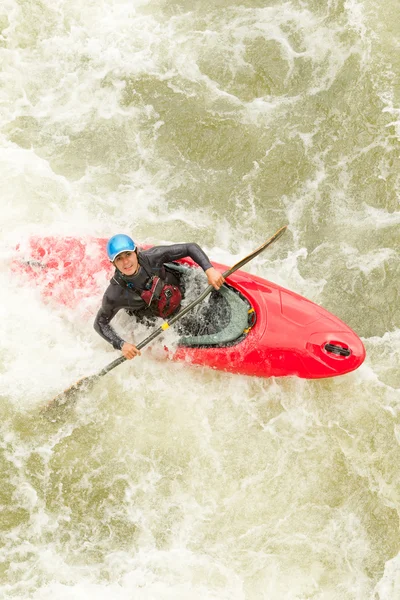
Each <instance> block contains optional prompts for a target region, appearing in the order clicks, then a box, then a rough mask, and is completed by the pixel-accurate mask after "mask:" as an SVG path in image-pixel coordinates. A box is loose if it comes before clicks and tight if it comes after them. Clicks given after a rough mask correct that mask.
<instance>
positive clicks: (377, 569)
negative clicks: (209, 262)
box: [0, 0, 400, 600]
mask: <svg viewBox="0 0 400 600" xmlns="http://www.w3.org/2000/svg"><path fill="white" fill-rule="evenodd" d="M399 22H400V21H399V7H398V3H397V2H395V1H394V0H392V1H385V2H384V3H383V2H382V1H380V2H378V3H376V2H367V1H364V2H361V1H356V0H348V1H346V2H343V1H342V0H331V1H327V2H322V1H321V0H319V1H316V0H315V1H311V0H310V1H308V2H307V1H304V2H300V1H299V2H296V1H287V2H259V1H257V2H250V1H248V2H240V3H239V2H229V1H228V0H225V1H222V0H221V1H214V2H209V1H208V0H203V1H202V2H187V1H182V2H162V1H159V2H155V1H145V0H142V1H139V0H132V1H130V2H128V0H103V1H97V2H94V1H90V0H89V1H87V2H85V3H81V2H78V1H77V0H70V1H69V2H66V1H65V0H56V1H53V2H49V0H43V1H40V2H39V1H34V0H19V1H17V0H3V3H2V4H1V6H0V65H1V72H0V77H1V80H0V81H1V85H0V173H1V180H2V191H1V207H2V211H1V212H2V217H1V221H0V227H1V262H0V279H1V288H2V290H3V293H2V298H3V300H2V303H1V307H0V314H1V316H2V319H1V324H2V325H1V327H2V331H1V333H2V335H1V337H0V339H1V349H0V377H1V380H0V395H1V400H2V401H1V403H0V424H1V425H0V428H1V436H0V469H1V481H2V483H1V486H0V506H1V511H0V537H1V544H0V594H1V596H2V597H4V598H5V599H7V600H9V599H10V600H11V599H17V600H26V599H28V598H29V599H32V600H47V599H50V598H51V599H52V600H53V598H57V600H75V599H79V600H81V599H82V600H87V599H92V598H96V600H97V599H99V600H131V599H132V600H133V599H134V600H150V599H151V600H153V599H154V600H169V599H173V600H182V599H185V600H186V599H188V600H397V598H399V599H400V554H399V550H400V536H399V510H400V488H399V467H398V465H399V459H400V449H399V441H400V422H399V408H398V407H399V402H400V392H399V388H400V375H399V359H400V308H399V307H400V304H399V293H398V283H399V280H400V268H399V264H400V261H399V241H400V240H399V238H400V235H399V226H400V208H399V185H400V180H399V161H400V158H399V156H400V152H399V136H400V104H399V101H400V87H399V75H400V59H399V52H398V49H399V41H398V40H399V34H400V25H399ZM286 223H287V224H289V231H288V233H287V234H286V236H285V238H282V240H281V241H279V242H277V244H276V245H274V246H273V247H271V248H270V249H269V250H268V251H267V252H266V253H265V254H263V255H261V256H260V257H258V258H257V259H255V260H254V261H253V262H252V263H251V265H249V266H248V267H247V268H248V269H249V270H250V271H251V272H252V273H255V274H257V275H259V276H262V277H265V278H267V279H270V280H272V281H275V282H276V283H278V284H280V285H283V286H284V287H287V288H289V289H291V290H293V291H295V292H297V293H299V294H302V295H304V296H306V297H307V298H309V299H311V300H313V301H314V302H317V303H318V304H321V305H322V306H324V307H325V308H326V309H328V310H330V311H331V312H333V313H334V314H336V315H337V316H338V317H340V318H341V319H342V320H344V321H345V322H346V323H347V324H348V325H349V326H350V327H352V328H353V329H354V330H355V331H356V332H357V333H358V335H359V336H361V338H362V340H363V342H364V344H365V347H366V350H367V359H366V361H365V363H364V365H362V367H361V368H360V369H359V370H358V371H356V372H354V373H352V374H349V375H346V376H343V377H340V378H337V379H332V380H321V381H304V380H297V379H295V378H293V379H269V380H261V379H254V378H246V377H240V376H235V375H230V374H225V373H217V372H214V371H210V370H207V369H202V368H189V367H187V366H185V365H183V364H173V363H165V361H162V360H159V359H158V358H157V352H156V350H157V349H155V350H154V352H148V353H147V352H143V356H142V357H141V358H140V359H135V361H133V362H132V363H129V364H125V365H122V366H121V367H119V368H118V369H115V371H113V372H112V373H110V374H109V375H107V377H105V378H104V379H103V380H102V381H101V383H100V384H99V385H98V386H97V387H96V388H95V389H94V391H93V392H92V393H91V394H89V395H87V396H86V397H85V396H84V397H82V398H81V399H80V401H79V402H78V403H77V405H76V406H75V407H74V408H71V410H69V411H66V413H65V414H64V415H63V418H62V419H61V421H59V422H56V423H51V422H48V421H47V420H45V419H43V417H42V416H41V413H40V407H41V406H42V405H43V403H44V402H46V401H47V400H49V399H50V398H51V397H52V396H53V395H54V394H56V393H58V392H59V391H61V390H62V389H64V388H65V387H67V386H69V385H70V384H71V383H72V382H73V381H74V380H76V379H78V378H79V377H81V376H85V375H88V374H90V373H92V372H95V371H96V370H97V369H100V368H101V367H103V366H104V365H105V364H107V363H108V362H110V361H111V360H113V359H114V358H115V357H116V356H117V354H116V353H115V352H113V351H112V350H111V349H110V347H108V346H107V345H106V344H105V343H104V342H103V340H101V338H99V337H98V336H97V335H96V333H95V332H94V331H93V329H92V321H93V316H94V314H95V311H96V309H97V307H98V305H99V302H100V298H92V299H89V300H88V302H87V303H86V304H85V306H80V307H79V310H77V311H76V313H74V312H73V311H70V310H68V309H66V308H65V307H62V306H60V305H57V304H56V303H54V302H53V303H52V302H51V301H50V302H45V301H44V300H43V298H42V297H41V295H40V290H37V289H30V288H29V287H23V286H21V285H20V284H19V283H17V281H16V279H15V277H13V276H12V275H11V273H10V268H9V262H10V260H9V259H10V256H11V254H12V249H13V248H14V246H15V244H16V243H18V242H23V240H27V239H28V238H29V237H30V236H31V235H82V236H89V235H97V236H102V237H107V236H110V235H113V234H114V233H116V232H118V231H125V232H127V233H131V234H132V235H133V237H134V238H135V239H137V240H140V241H142V242H148V243H158V242H168V243H173V242H179V241H195V242H197V243H199V244H200V245H201V246H202V247H203V248H204V249H205V250H206V251H207V253H208V254H209V255H210V256H211V257H213V258H214V259H215V260H219V261H220V262H224V263H226V264H233V263H235V262H236V260H238V259H239V258H240V257H242V256H244V255H246V254H247V253H249V252H250V251H251V250H253V249H254V248H255V247H257V246H258V245H259V244H260V243H262V241H264V240H265V239H266V238H267V237H269V236H270V235H271V234H272V233H273V232H274V231H276V230H277V229H278V228H279V227H280V226H282V225H284V224H286ZM122 326H129V322H128V321H123V322H122Z"/></svg>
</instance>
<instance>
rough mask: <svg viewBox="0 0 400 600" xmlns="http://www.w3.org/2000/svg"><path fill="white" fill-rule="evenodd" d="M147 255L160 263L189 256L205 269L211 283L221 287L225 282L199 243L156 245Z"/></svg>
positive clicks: (217, 287) (216, 287)
mask: <svg viewBox="0 0 400 600" xmlns="http://www.w3.org/2000/svg"><path fill="white" fill-rule="evenodd" d="M147 256H148V257H149V259H150V260H151V261H155V262H158V263H159V264H162V263H166V262H171V261H174V260H179V259H181V258H186V257H189V258H191V259H192V260H193V261H194V262H195V263H197V264H198V265H199V267H201V268H202V269H203V271H204V272H205V273H206V275H207V280H208V283H209V285H212V286H213V287H215V289H217V290H218V289H219V288H220V287H221V285H222V284H223V283H224V278H223V277H222V275H221V273H220V272H219V271H218V270H217V269H215V268H214V267H213V266H212V264H211V262H210V259H209V258H208V256H207V254H206V253H205V252H204V250H203V249H202V248H200V246H199V245H198V244H195V243H188V244H172V245H171V246H155V247H154V248H151V249H150V250H148V251H147Z"/></svg>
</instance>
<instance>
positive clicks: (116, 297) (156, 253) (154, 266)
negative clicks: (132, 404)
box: [94, 244, 212, 350]
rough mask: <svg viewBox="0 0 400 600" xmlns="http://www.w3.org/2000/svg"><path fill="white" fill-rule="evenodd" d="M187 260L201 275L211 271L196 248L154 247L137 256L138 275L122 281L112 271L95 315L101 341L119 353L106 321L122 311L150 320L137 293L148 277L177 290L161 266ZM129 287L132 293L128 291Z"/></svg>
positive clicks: (116, 337) (118, 344) (116, 339)
mask: <svg viewBox="0 0 400 600" xmlns="http://www.w3.org/2000/svg"><path fill="white" fill-rule="evenodd" d="M185 257H190V258H191V259H192V260H194V261H195V262H196V263H197V264H198V265H199V266H200V267H201V268H202V269H203V270H204V271H206V270H207V269H209V268H210V267H212V264H211V263H210V261H209V259H208V257H207V255H206V254H205V253H204V252H203V250H202V249H201V248H200V246H198V245H197V244H173V245H171V246H154V247H153V248H150V249H149V250H143V251H141V252H138V261H139V265H140V268H139V271H138V272H137V273H136V274H135V275H133V276H131V277H126V276H124V277H123V276H122V274H121V273H120V272H119V271H118V270H117V269H116V270H115V273H114V276H113V278H112V279H111V281H110V285H109V286H108V288H107V290H106V292H105V294H104V296H103V302H102V305H101V308H100V310H99V312H98V313H97V315H96V319H95V322H94V328H95V330H96V331H97V333H98V334H99V335H101V337H102V338H104V339H105V340H106V341H107V342H109V343H110V344H112V346H113V347H114V348H115V349H116V350H120V349H121V348H122V346H123V344H124V343H125V341H124V340H123V339H122V338H120V337H119V335H118V334H117V333H116V331H114V329H113V328H112V327H111V325H110V321H111V320H112V319H113V318H114V317H115V315H116V314H117V312H118V311H119V310H121V309H125V310H126V311H127V312H128V313H129V314H133V315H136V316H138V317H139V318H141V317H143V316H153V315H154V312H152V311H151V309H150V308H149V307H148V306H147V304H146V303H145V301H144V300H143V299H142V298H141V296H140V290H143V289H144V288H145V286H146V283H147V281H148V280H149V276H151V275H156V276H157V277H161V279H164V280H165V281H166V282H168V283H172V284H173V285H177V286H178V287H181V286H180V282H179V280H178V279H177V278H176V276H175V275H174V274H173V273H172V272H171V271H168V270H167V269H166V268H165V266H164V263H168V262H171V261H174V260H179V259H180V258H185ZM127 283H132V285H133V286H134V288H135V289H131V288H129V287H128V285H127Z"/></svg>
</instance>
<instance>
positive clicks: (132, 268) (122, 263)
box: [114, 252, 139, 275]
mask: <svg viewBox="0 0 400 600" xmlns="http://www.w3.org/2000/svg"><path fill="white" fill-rule="evenodd" d="M114 265H115V266H116V267H117V269H118V271H121V273H123V274H124V275H134V274H135V273H136V271H137V270H138V266H139V263H138V259H137V254H136V252H121V254H118V256H117V258H116V259H115V260H114Z"/></svg>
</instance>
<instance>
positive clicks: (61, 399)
mask: <svg viewBox="0 0 400 600" xmlns="http://www.w3.org/2000/svg"><path fill="white" fill-rule="evenodd" d="M286 229H287V225H284V227H281V228H280V229H278V231H277V232H276V233H275V234H274V235H273V236H272V237H270V238H269V239H268V240H267V241H266V242H264V243H263V244H262V245H261V246H259V247H258V248H257V249H256V250H254V251H253V252H252V253H251V254H249V255H248V256H245V258H242V260H240V261H239V262H237V263H236V264H235V265H233V267H231V268H230V269H229V270H228V271H225V273H223V277H224V278H225V279H226V278H227V277H229V276H230V275H232V273H234V272H235V271H237V270H238V269H240V268H241V267H243V266H244V265H245V264H246V263H248V262H249V261H250V260H252V259H253V258H255V257H256V256H258V255H259V254H260V253H261V252H263V250H265V249H266V248H268V246H270V245H271V244H272V242H275V240H277V239H278V238H280V237H281V235H282V234H283V233H284V232H285V231H286ZM213 289H214V288H213V286H212V285H209V286H207V287H206V289H205V290H204V292H203V293H202V294H200V296H199V297H198V298H196V299H195V300H193V302H191V303H190V304H188V305H187V306H185V308H182V310H180V311H179V312H178V313H177V314H176V315H174V316H173V317H171V318H170V319H169V320H168V321H165V323H163V324H162V325H161V326H160V327H158V329H155V330H154V331H153V333H151V334H150V335H149V336H148V337H147V338H146V339H144V340H143V341H142V342H140V343H139V344H137V346H136V347H137V348H138V350H141V349H142V348H144V347H145V346H147V344H149V343H150V342H152V341H153V340H154V339H155V338H156V337H158V336H159V335H161V333H163V332H164V331H165V330H166V329H168V328H169V327H170V326H171V325H173V324H174V323H176V321H178V320H179V319H181V318H182V317H183V316H184V315H186V314H187V313H188V312H189V311H190V310H192V308H194V307H195V306H197V304H199V303H200V302H202V301H203V300H204V298H206V297H207V296H208V295H209V294H210V293H211V292H212V290H213ZM126 360H127V359H126V358H125V357H124V356H120V357H119V358H117V359H116V360H114V361H113V362H111V363H110V364H108V365H106V366H105V367H104V368H103V369H101V371H99V372H98V373H95V374H94V375H89V377H83V378H82V379H79V380H78V381H77V382H76V383H74V384H73V385H71V387H69V388H68V389H66V390H64V391H63V392H61V394H58V396H55V398H53V400H51V401H50V402H49V404H48V405H47V407H45V410H49V409H51V408H54V407H57V406H61V405H63V404H65V403H66V402H68V401H69V400H70V399H73V398H74V397H75V396H76V395H77V394H78V393H79V392H80V391H81V390H82V391H83V390H85V391H87V390H88V389H90V388H91V387H92V386H93V384H95V383H96V382H97V380H98V379H99V378H100V377H102V376H103V375H106V374H107V373H109V372H110V371H112V369H115V367H118V365H120V364H121V363H123V362H125V361H126Z"/></svg>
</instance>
